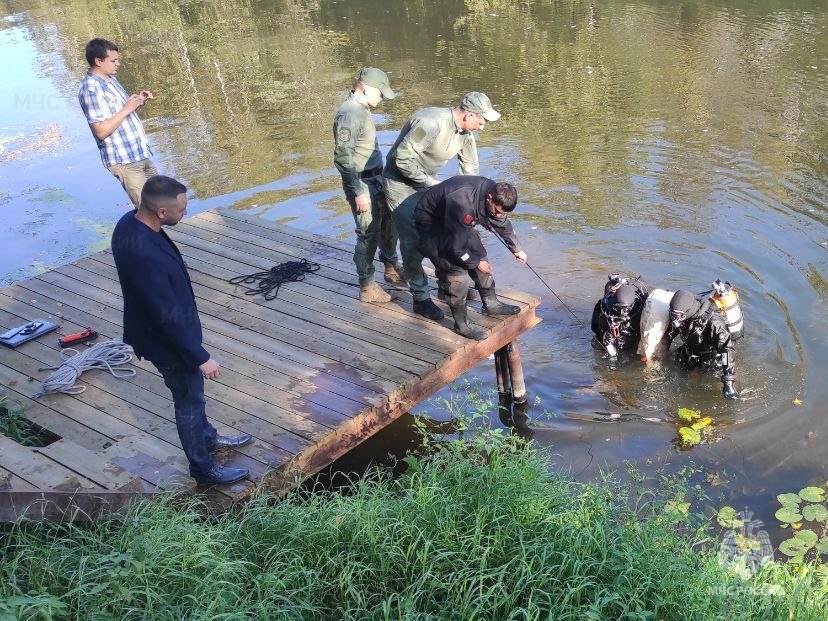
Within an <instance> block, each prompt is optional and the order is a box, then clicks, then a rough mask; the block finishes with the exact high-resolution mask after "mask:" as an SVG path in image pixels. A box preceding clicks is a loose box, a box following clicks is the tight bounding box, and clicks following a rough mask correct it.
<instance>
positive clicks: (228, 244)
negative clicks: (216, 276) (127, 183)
mask: <svg viewBox="0 0 828 621" xmlns="http://www.w3.org/2000/svg"><path fill="white" fill-rule="evenodd" d="M176 228H177V229H178V230H176V231H175V233H174V235H173V237H174V239H175V241H176V243H177V244H179V246H180V247H181V248H180V249H181V252H182V254H184V255H185V256H186V255H188V254H189V253H190V251H189V250H185V247H187V248H195V249H198V250H202V251H204V252H206V253H208V254H209V255H211V256H212V257H213V258H212V259H211V260H209V261H207V262H208V263H211V264H214V263H215V262H216V261H217V260H221V261H222V263H223V262H224V261H225V260H227V259H230V260H233V261H237V262H239V263H242V264H244V265H248V266H249V267H248V268H246V269H245V268H243V269H241V270H240V273H239V274H237V275H244V274H249V273H252V272H257V271H262V270H264V269H268V268H270V267H272V266H273V265H277V264H279V263H283V262H285V261H292V260H296V259H308V258H310V259H312V258H313V257H308V255H307V254H303V253H302V252H301V251H298V250H294V253H295V254H287V253H282V252H279V251H277V250H274V249H273V248H264V247H253V246H251V245H250V244H247V243H245V242H241V241H236V240H233V239H231V238H226V237H221V238H220V237H219V236H218V235H217V234H216V233H212V232H209V231H205V230H204V229H202V228H197V227H194V226H181V227H176ZM219 239H221V243H219V241H218V240H219ZM278 247H281V246H278ZM288 250H289V249H288ZM205 258H206V257H205ZM335 264H337V263H335ZM320 265H321V264H320ZM337 265H338V264H337ZM193 269H198V266H197V265H196V264H194V265H193ZM308 285H311V286H316V287H320V288H322V289H324V290H325V291H326V293H324V297H323V299H328V300H331V301H334V302H335V303H337V304H343V303H345V302H344V299H350V300H352V301H353V302H356V303H358V304H359V305H361V306H362V307H363V308H364V307H365V306H366V303H364V302H359V301H358V297H359V281H358V279H357V277H356V275H355V274H350V273H349V272H344V271H339V270H337V269H336V268H331V267H326V266H322V267H321V268H320V269H319V271H317V272H315V273H312V274H308V275H306V277H305V280H303V281H302V282H301V283H296V287H295V288H294V290H297V291H302V292H306V293H307V294H308V295H311V296H312V297H313V296H314V293H313V292H312V290H310V289H308V288H307V286H308ZM331 294H334V295H331ZM317 295H318V294H317ZM367 306H370V307H372V308H371V313H374V312H375V311H376V312H380V313H383V314H384V311H390V312H391V313H395V314H396V315H398V318H399V320H401V321H403V322H404V323H407V324H409V325H416V326H418V328H422V329H424V330H431V329H433V328H435V327H436V326H438V325H440V324H439V322H434V321H432V320H431V319H426V318H425V317H422V316H420V315H418V314H416V313H414V312H413V311H412V310H411V309H410V308H403V307H401V306H399V305H397V304H394V303H387V304H367ZM412 322H413V323H412ZM435 324H436V325H435ZM438 333H439V331H438Z"/></svg>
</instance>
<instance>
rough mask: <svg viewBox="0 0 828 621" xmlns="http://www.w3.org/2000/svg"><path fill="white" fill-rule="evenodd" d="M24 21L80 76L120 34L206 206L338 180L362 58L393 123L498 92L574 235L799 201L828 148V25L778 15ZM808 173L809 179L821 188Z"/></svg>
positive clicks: (539, 8)
mask: <svg viewBox="0 0 828 621" xmlns="http://www.w3.org/2000/svg"><path fill="white" fill-rule="evenodd" d="M5 7H6V11H7V12H9V13H11V12H15V11H21V10H27V11H31V14H32V15H33V19H32V20H31V29H32V32H33V35H34V38H35V41H36V42H37V44H38V46H39V48H40V50H41V51H43V52H46V51H49V50H51V49H52V48H53V47H54V46H56V45H57V46H58V51H59V52H60V54H61V55H62V56H63V58H64V60H65V62H66V64H67V66H68V67H69V68H70V71H71V73H70V76H75V75H76V76H77V79H80V75H81V74H82V73H83V71H84V70H85V62H84V61H83V58H82V48H83V45H84V43H85V42H86V41H87V40H88V39H89V38H90V37H92V36H95V35H98V36H105V37H108V38H112V39H114V40H116V41H117V42H118V43H119V44H120V45H121V46H122V50H123V56H124V68H123V71H122V76H121V77H122V78H123V81H124V82H125V83H126V84H127V85H129V86H133V87H149V88H151V89H153V90H154V91H155V92H156V93H157V94H158V99H157V100H155V101H153V102H152V103H151V104H150V105H148V107H147V109H146V110H145V111H144V112H143V117H144V118H145V119H146V121H147V126H148V127H149V128H150V129H151V130H152V131H153V133H154V135H153V138H154V140H155V142H156V144H157V145H159V146H160V147H161V149H160V150H161V151H162V153H164V154H165V155H168V156H169V157H170V160H171V164H172V168H174V169H175V172H176V173H177V174H181V175H182V176H183V177H185V178H187V179H188V180H189V182H190V183H191V184H192V185H194V187H195V189H196V192H197V193H198V194H199V195H201V196H205V195H212V194H220V193H225V192H228V191H233V190H237V189H242V188H247V187H251V186H257V185H260V184H262V183H265V182H267V181H271V180H273V179H275V178H280V177H285V176H289V175H291V174H293V173H295V172H296V171H297V170H303V169H304V170H321V169H323V168H329V166H330V150H331V145H330V138H329V136H328V134H329V131H330V129H329V125H330V117H331V116H332V113H333V110H334V109H335V107H336V105H337V103H338V100H339V97H340V96H341V94H342V92H343V91H344V90H345V89H346V88H347V87H348V86H349V82H350V80H351V77H352V75H353V74H354V72H355V71H356V69H357V66H358V65H361V64H377V65H380V66H382V67H383V68H385V69H387V70H389V71H390V72H391V74H392V83H393V85H394V87H395V88H398V89H401V90H402V91H403V92H404V97H402V98H401V99H399V100H397V101H395V102H393V104H387V103H386V104H384V105H383V111H384V112H387V113H388V115H389V116H390V117H391V118H392V120H393V121H392V126H394V127H399V126H400V125H401V124H402V123H403V122H404V120H405V118H406V117H407V116H408V115H409V114H410V113H411V111H413V110H414V109H416V108H419V107H422V106H424V105H434V104H437V105H450V104H452V103H454V102H455V101H457V99H458V98H459V96H460V95H462V93H464V92H465V91H468V90H473V89H474V90H483V91H485V92H487V93H488V94H490V96H491V97H492V99H493V101H494V102H495V103H496V104H497V105H498V107H499V108H500V109H501V110H502V111H503V112H504V118H503V120H502V121H500V122H499V123H497V124H494V125H492V126H491V127H490V128H488V129H487V130H486V131H485V132H484V134H483V136H482V137H481V145H482V146H484V147H485V146H491V145H493V144H498V145H505V146H503V147H502V149H498V151H497V153H496V156H497V166H498V167H499V168H500V169H501V171H502V173H503V174H507V175H509V176H510V177H512V178H516V179H518V180H519V181H520V184H521V193H522V196H524V197H526V198H527V199H528V200H529V201H531V202H532V203H534V204H535V205H536V206H538V207H539V208H541V209H543V210H548V211H563V212H571V213H573V214H577V216H578V217H577V218H565V219H564V220H561V221H559V222H566V225H567V227H570V226H574V227H578V226H583V225H587V226H598V227H607V226H614V225H615V224H616V223H617V222H618V221H620V220H621V219H622V218H625V217H626V218H633V219H636V220H646V221H647V222H654V223H656V224H657V225H658V226H662V227H671V226H680V227H686V226H688V221H686V220H684V221H681V222H678V223H676V222H675V220H674V217H675V214H676V213H677V212H681V211H683V210H685V209H687V208H692V210H693V211H695V212H696V215H697V216H701V218H702V221H703V217H704V215H705V214H704V213H703V212H704V210H706V209H711V207H710V206H709V204H710V203H711V202H716V201H715V200H711V199H710V196H711V195H713V196H716V195H717V192H718V193H721V192H722V191H729V188H728V182H729V180H730V177H731V176H732V175H737V174H739V175H742V174H744V175H745V176H746V177H747V178H748V179H749V182H750V183H751V184H752V183H755V184H757V186H758V189H759V190H760V191H762V192H763V193H767V194H768V195H769V196H771V197H773V198H774V199H775V200H779V201H780V202H788V201H795V200H797V199H798V198H801V191H799V190H797V188H798V187H800V185H801V184H797V183H794V184H787V185H786V186H785V187H784V188H780V187H778V186H776V187H774V186H775V184H776V180H777V179H778V178H779V177H784V176H786V174H787V173H788V171H790V170H791V167H792V163H799V162H802V163H803V164H805V165H806V166H815V165H816V164H818V162H816V163H815V162H813V161H808V160H806V159H805V157H804V156H803V154H804V153H814V152H817V153H818V152H820V151H819V149H820V148H822V147H820V146H819V143H818V142H816V141H817V140H819V139H821V138H825V132H826V130H825V128H824V126H823V124H820V122H819V119H820V118H821V115H819V114H814V113H813V112H812V110H816V109H819V106H822V107H823V109H824V106H825V104H824V94H825V93H824V88H823V89H822V91H820V88H819V87H815V86H813V84H811V83H809V82H808V78H809V76H810V75H811V74H809V73H808V71H810V70H809V69H807V70H806V69H805V68H804V67H802V66H801V65H802V56H803V55H802V51H801V50H802V49H803V48H805V47H808V48H811V49H813V50H814V52H813V54H812V55H813V57H814V58H815V59H817V58H821V57H822V56H825V53H826V49H825V42H824V41H822V39H821V38H820V36H819V35H820V32H822V31H823V30H824V24H823V23H822V22H824V20H825V17H824V15H823V14H817V16H816V17H815V16H813V15H810V16H809V15H808V14H807V13H802V12H800V13H794V12H790V11H785V10H776V9H774V7H771V6H764V5H763V6H760V7H749V6H745V7H744V9H743V11H742V12H738V11H733V10H730V9H728V8H726V7H725V8H719V7H717V6H715V5H710V4H707V5H704V6H699V5H694V4H687V3H685V4H682V5H677V6H675V7H672V6H663V5H653V6H647V4H646V3H645V4H641V3H636V4H625V3H614V4H611V5H604V4H601V5H598V4H596V3H592V2H587V1H578V0H573V1H571V2H552V1H551V0H546V1H532V0H524V1H523V2H519V3H514V2H510V1H507V0H465V2H463V1H461V0H449V1H448V2H433V1H429V2H427V1H425V0H421V1H419V2H408V1H404V0H390V1H389V2H386V3H376V2H374V1H373V0H350V1H349V2H340V3H332V2H321V1H320V0H281V1H279V2H275V3H271V2H263V1H261V0H243V1H241V2H235V1H233V2H231V1H229V0H209V1H207V2H195V1H192V0H190V1H185V2H170V1H161V0H158V1H145V2H139V3H127V2H126V0H114V2H103V1H102V0H87V1H86V2H79V1H74V2H69V3H66V2H56V1H55V0H34V1H33V2H26V3H25V6H24V3H23V2H22V1H21V0H14V1H9V0H6V2H5ZM781 8H784V7H777V9H781ZM806 18H807V19H806ZM817 20H819V21H817ZM49 24H55V25H56V26H55V27H49ZM55 35H56V36H55ZM815 64H819V63H817V62H816V61H815ZM809 84H811V86H810V87H808V85H809ZM72 87H73V88H74V85H72ZM70 90H71V89H70ZM746 106H748V109H747V110H746V109H745V107H746ZM507 136H508V140H506V137H507ZM817 159H818V158H817ZM803 160H804V161H803ZM718 168H721V169H722V171H723V173H722V174H723V175H724V176H725V179H724V181H723V180H722V178H721V176H720V175H719V174H717V173H715V172H714V171H715V170H716V169H718ZM817 168H818V166H817ZM822 168H823V170H824V168H825V166H824V162H823V164H822ZM733 171H735V172H733ZM805 172H806V173H807V172H808V171H807V170H806V171H805ZM809 178H810V176H809V175H808V174H805V179H804V181H803V182H802V183H803V184H805V185H806V187H808V188H810V189H811V190H813V187H814V186H813V184H811V185H808V179H809ZM817 190H819V187H818V186H817ZM819 192H820V193H821V194H824V189H822V190H819ZM698 221H699V220H698V219H697V220H696V222H698ZM551 222H554V221H551ZM549 226H553V227H554V226H555V224H550V225H549Z"/></svg>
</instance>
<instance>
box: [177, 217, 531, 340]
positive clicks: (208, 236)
mask: <svg viewBox="0 0 828 621" xmlns="http://www.w3.org/2000/svg"><path fill="white" fill-rule="evenodd" d="M210 226H212V227H213V228H212V229H210V228H209V227H210ZM178 228H179V229H181V230H182V231H185V232H188V233H190V234H192V235H193V236H196V237H198V238H199V239H202V240H209V241H211V242H213V243H218V240H221V245H222V246H225V247H226V246H230V247H234V248H238V249H239V250H243V251H245V252H247V253H253V254H255V255H258V256H260V257H268V258H269V259H270V260H271V261H272V260H273V258H274V255H273V253H274V242H273V241H269V240H266V239H263V238H261V237H256V236H255V235H246V234H243V233H238V232H234V231H233V230H232V229H231V230H230V231H228V230H227V228H226V227H222V225H220V224H212V223H211V224H207V223H206V222H199V223H198V227H195V226H194V225H192V224H191V225H189V228H188V227H186V226H182V227H178ZM206 231H209V232H206ZM228 235H229V236H228ZM271 236H282V234H281V233H280V232H278V231H271ZM236 238H240V239H238V240H236ZM230 240H233V241H230ZM256 240H258V244H259V245H257V244H256ZM182 241H184V240H182ZM186 243H189V244H192V243H193V242H192V241H189V240H188V241H186ZM275 248H276V249H278V250H279V251H285V252H293V255H285V256H284V257H282V258H281V259H280V261H281V260H286V259H290V258H306V257H305V256H304V255H306V252H305V251H303V250H302V249H296V248H292V247H290V246H285V245H281V244H278V243H277V244H276V246H275ZM266 260H267V259H266ZM258 264H261V263H260V262H259V263H258ZM327 264H331V265H339V266H340V268H341V263H340V262H335V261H330V260H329V261H327ZM317 273H318V274H320V275H323V276H328V277H329V278H331V279H332V280H330V281H329V282H342V279H343V275H344V278H345V282H348V283H351V282H353V283H354V284H353V285H352V286H356V283H357V280H356V276H355V275H353V274H352V273H351V272H342V271H340V272H338V273H336V274H332V273H330V272H329V270H320V271H319V272H317ZM335 289H336V290H338V291H339V292H341V293H344V294H347V293H348V292H347V290H342V289H341V288H340V287H335ZM500 297H504V298H505V297H506V296H505V295H501V296H500ZM511 301H512V302H515V303H517V305H518V306H523V305H525V304H524V302H522V301H520V300H511ZM375 306H379V305H375ZM387 306H389V305H387V304H386V305H383V306H380V307H387ZM399 310H403V309H401V308H400V309H399ZM405 312H407V313H409V316H415V317H418V318H419V319H422V320H424V321H431V320H427V319H424V318H421V317H419V316H418V315H416V314H414V313H413V312H412V311H408V310H406V311H405ZM447 321H450V320H449V319H448V317H447V318H446V320H444V322H443V323H445V322H447ZM477 321H478V323H479V324H480V325H482V326H484V327H486V328H492V327H494V326H495V325H496V322H497V319H490V318H488V317H485V316H480V317H478V318H477ZM449 327H451V326H449Z"/></svg>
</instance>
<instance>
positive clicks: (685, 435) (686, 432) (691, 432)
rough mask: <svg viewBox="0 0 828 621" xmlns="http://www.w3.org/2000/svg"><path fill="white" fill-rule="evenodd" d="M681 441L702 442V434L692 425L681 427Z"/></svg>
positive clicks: (689, 442)
mask: <svg viewBox="0 0 828 621" xmlns="http://www.w3.org/2000/svg"><path fill="white" fill-rule="evenodd" d="M679 435H680V436H681V441H682V442H684V443H685V444H698V443H699V442H701V434H700V433H699V432H698V431H696V430H695V429H693V428H692V427H679Z"/></svg>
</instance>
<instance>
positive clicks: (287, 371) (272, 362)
mask: <svg viewBox="0 0 828 621" xmlns="http://www.w3.org/2000/svg"><path fill="white" fill-rule="evenodd" d="M21 285H28V286H30V287H32V289H31V290H29V289H24V288H23V287H21V286H18V285H14V286H12V287H8V288H6V289H4V290H2V291H0V307H2V308H7V309H8V310H9V311H10V312H13V313H15V314H17V315H18V316H26V315H28V316H31V315H32V309H35V310H37V309H40V310H42V311H44V312H45V313H46V314H47V318H52V317H57V318H58V320H60V321H61V324H62V325H61V328H60V329H59V330H58V334H71V333H72V332H73V331H77V330H78V329H80V328H83V327H87V326H93V327H94V328H95V329H96V330H97V331H98V332H99V333H100V334H101V335H102V337H103V338H121V336H122V334H123V327H122V325H121V324H122V320H123V313H121V312H119V311H115V310H114V309H112V308H111V307H102V306H101V305H99V304H95V303H94V302H91V301H89V300H85V299H83V298H79V297H78V296H75V295H71V294H70V293H69V292H67V291H66V290H64V289H60V288H59V287H56V286H54V285H51V284H49V283H45V282H42V281H25V282H23V283H21ZM7 294H13V295H14V297H10V296H9V295H7ZM32 294H36V295H37V297H36V298H33V297H32ZM46 296H60V297H61V298H62V299H67V297H69V296H71V300H72V301H71V305H69V304H63V303H60V302H56V301H55V300H53V299H51V298H50V297H46ZM74 306H84V307H85V308H87V309H91V311H92V312H98V313H100V314H102V315H106V316H107V317H109V318H110V319H111V321H109V320H106V319H103V318H101V317H93V316H90V315H89V314H88V313H86V312H85V311H83V310H79V309H76V308H74ZM34 314H38V313H37V312H35V313H34ZM40 316H43V314H42V313H41V314H40ZM71 322H74V323H71ZM113 322H115V323H113ZM204 345H205V347H207V349H208V350H210V351H216V355H217V356H218V358H219V359H220V360H221V362H222V365H223V366H226V367H227V368H230V369H233V370H235V371H237V372H238V373H240V374H246V377H248V378H250V379H253V380H257V381H259V382H260V383H263V384H265V385H266V386H268V387H271V388H275V389H277V390H279V391H283V392H284V393H287V394H286V395H285V394H279V395H278V398H281V399H282V400H283V401H284V400H287V401H288V402H290V401H291V399H293V398H294V397H292V396H290V395H296V397H295V398H299V399H300V402H299V403H298V405H299V406H301V405H302V403H301V399H302V398H307V399H308V400H309V401H311V402H315V403H318V404H319V405H322V406H325V407H327V408H330V409H333V410H335V411H338V412H341V413H344V414H348V413H349V412H351V411H352V410H353V408H354V407H359V405H360V404H363V405H371V404H374V403H379V402H382V401H383V400H384V395H382V394H380V393H376V392H373V391H369V390H368V389H366V388H361V387H359V386H357V385H355V384H352V383H350V382H345V381H342V382H339V383H336V384H332V383H331V382H330V380H327V376H325V375H322V377H321V378H320V380H326V381H317V382H316V383H313V382H311V381H309V380H308V378H313V377H314V376H318V375H319V371H317V370H315V369H311V368H310V367H301V368H300V367H298V366H297V365H290V364H287V363H285V362H284V361H282V359H281V357H279V356H275V355H269V356H267V358H266V359H265V360H261V359H258V360H255V361H252V362H254V364H250V362H251V361H250V360H249V358H250V354H249V352H250V350H249V348H239V346H238V343H236V341H235V340H233V339H228V338H227V337H224V336H221V335H211V334H210V333H207V334H205V337H204ZM234 348H235V349H236V350H240V354H241V355H236V353H229V352H230V351H232V350H233V349H234ZM237 363H238V364H237ZM151 372H153V371H151ZM291 374H292V375H291ZM233 380H234V378H229V380H228V381H233ZM334 388H335V389H336V392H334V390H333V389H334ZM320 391H323V392H320ZM270 392H273V391H272V390H266V391H265V394H269V393H270ZM329 392H333V394H331V395H329V394H328V393H329ZM366 393H367V394H366ZM353 402H355V403H356V404H357V405H356V406H350V405H349V404H350V403H353Z"/></svg>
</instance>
